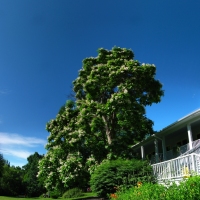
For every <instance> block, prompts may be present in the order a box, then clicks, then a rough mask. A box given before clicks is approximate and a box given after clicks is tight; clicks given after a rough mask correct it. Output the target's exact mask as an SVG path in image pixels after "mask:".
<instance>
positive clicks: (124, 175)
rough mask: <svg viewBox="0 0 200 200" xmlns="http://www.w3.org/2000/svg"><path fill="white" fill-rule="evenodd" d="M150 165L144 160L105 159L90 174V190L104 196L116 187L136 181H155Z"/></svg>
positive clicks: (135, 182)
mask: <svg viewBox="0 0 200 200" xmlns="http://www.w3.org/2000/svg"><path fill="white" fill-rule="evenodd" d="M152 172H153V171H152V167H151V166H150V165H149V163H148V162H146V161H141V160H135V159H133V160H123V159H117V160H112V161H105V162H104V163H102V164H101V165H100V166H99V167H97V169H96V170H95V171H94V173H93V174H92V176H91V180H90V185H91V188H92V191H94V192H96V193H97V195H98V196H102V197H106V196H107V194H111V193H115V192H116V189H117V188H120V187H123V188H126V189H127V188H130V187H132V186H133V185H136V184H137V182H155V179H154V177H153V175H152V174H153V173H152Z"/></svg>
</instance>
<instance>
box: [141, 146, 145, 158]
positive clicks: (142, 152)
mask: <svg viewBox="0 0 200 200" xmlns="http://www.w3.org/2000/svg"><path fill="white" fill-rule="evenodd" d="M144 156H145V155H144V146H141V157H142V160H144Z"/></svg>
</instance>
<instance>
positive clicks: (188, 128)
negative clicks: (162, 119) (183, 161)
mask: <svg viewBox="0 0 200 200" xmlns="http://www.w3.org/2000/svg"><path fill="white" fill-rule="evenodd" d="M187 131H188V140H189V149H192V141H193V139H192V129H191V125H190V124H188V125H187Z"/></svg>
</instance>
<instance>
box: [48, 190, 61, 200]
mask: <svg viewBox="0 0 200 200" xmlns="http://www.w3.org/2000/svg"><path fill="white" fill-rule="evenodd" d="M50 196H51V198H52V199H58V198H59V197H60V192H59V191H58V190H54V191H52V192H51V193H50Z"/></svg>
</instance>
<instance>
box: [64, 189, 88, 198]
mask: <svg viewBox="0 0 200 200" xmlns="http://www.w3.org/2000/svg"><path fill="white" fill-rule="evenodd" d="M83 195H84V194H83V191H82V190H81V189H79V188H72V189H69V190H67V191H66V192H65V193H64V194H63V198H75V197H80V196H83Z"/></svg>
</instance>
